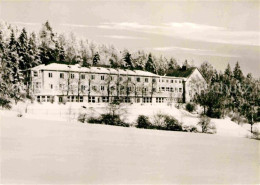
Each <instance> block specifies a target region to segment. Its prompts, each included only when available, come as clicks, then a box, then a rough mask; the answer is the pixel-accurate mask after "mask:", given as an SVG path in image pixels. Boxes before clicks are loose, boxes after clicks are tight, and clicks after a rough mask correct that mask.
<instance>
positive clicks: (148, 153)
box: [0, 108, 260, 184]
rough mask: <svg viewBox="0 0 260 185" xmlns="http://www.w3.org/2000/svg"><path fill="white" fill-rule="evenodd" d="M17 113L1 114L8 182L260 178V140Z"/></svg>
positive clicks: (244, 180) (231, 181) (181, 181)
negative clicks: (87, 122)
mask: <svg viewBox="0 0 260 185" xmlns="http://www.w3.org/2000/svg"><path fill="white" fill-rule="evenodd" d="M148 110H150V109H149V108H147V110H144V111H145V112H148ZM49 111H50V110H49ZM150 111H151V110H150ZM2 113H3V112H2ZM14 115H15V113H13V112H4V115H3V114H2V116H1V118H0V123H1V124H0V125H1V126H0V129H1V180H0V183H1V184H7V183H14V184H20V183H22V184H27V183H30V184H219V183H223V184H259V183H260V179H259V173H260V169H259V141H257V140H252V139H247V138H239V137H227V136H224V135H208V134H195V133H184V132H169V131H156V130H144V129H137V128H133V127H130V128H123V127H115V126H106V125H91V124H83V123H79V122H66V121H46V120H40V119H33V118H32V117H30V116H32V115H24V117H22V118H19V117H16V116H14ZM39 115H40V114H39ZM26 116H27V117H28V118H26ZM34 116H35V117H37V114H35V115H34ZM46 117H48V116H46ZM46 117H45V119H48V118H46ZM50 117H51V116H50ZM50 117H49V119H50ZM191 117H192V116H187V118H185V116H184V117H183V121H184V119H188V118H189V119H191ZM214 121H215V120H214ZM216 124H218V123H216ZM224 130H225V129H224Z"/></svg>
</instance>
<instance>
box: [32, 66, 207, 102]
mask: <svg viewBox="0 0 260 185" xmlns="http://www.w3.org/2000/svg"><path fill="white" fill-rule="evenodd" d="M31 82H32V92H33V95H34V96H35V97H36V98H37V101H39V102H53V101H54V102H88V103H103V102H104V103H105V102H111V101H112V100H113V99H115V98H116V99H120V100H122V101H123V102H125V103H130V102H131V103H172V102H177V101H182V102H189V101H191V99H192V97H193V96H194V95H195V94H196V93H200V92H201V91H202V90H203V89H204V88H205V87H206V81H205V79H204V78H203V77H202V75H201V73H200V72H199V71H198V69H197V68H190V69H189V70H183V69H181V70H179V71H176V76H159V75H156V74H153V73H150V72H147V71H140V70H133V71H132V70H122V69H113V68H104V67H89V68H87V67H80V66H79V65H66V64H56V63H52V64H49V65H39V66H36V67H34V68H32V69H31Z"/></svg>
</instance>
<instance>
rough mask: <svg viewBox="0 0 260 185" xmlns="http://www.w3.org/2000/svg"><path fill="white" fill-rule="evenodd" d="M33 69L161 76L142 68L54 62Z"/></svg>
mask: <svg viewBox="0 0 260 185" xmlns="http://www.w3.org/2000/svg"><path fill="white" fill-rule="evenodd" d="M31 70H37V71H38V70H46V71H71V72H86V73H100V74H122V75H133V76H134V75H137V76H150V77H159V76H158V75H156V74H153V73H150V72H147V71H141V70H128V69H126V70H124V69H114V68H105V67H80V65H78V64H76V65H67V64H57V63H52V64H49V65H39V66H36V67H33V68H31Z"/></svg>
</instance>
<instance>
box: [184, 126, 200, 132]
mask: <svg viewBox="0 0 260 185" xmlns="http://www.w3.org/2000/svg"><path fill="white" fill-rule="evenodd" d="M182 129H183V131H185V132H195V133H196V132H198V129H197V127H196V126H194V125H184V126H183V127H182Z"/></svg>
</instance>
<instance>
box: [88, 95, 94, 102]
mask: <svg viewBox="0 0 260 185" xmlns="http://www.w3.org/2000/svg"><path fill="white" fill-rule="evenodd" d="M88 102H89V103H95V102H96V99H95V96H90V97H89V98H88Z"/></svg>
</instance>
